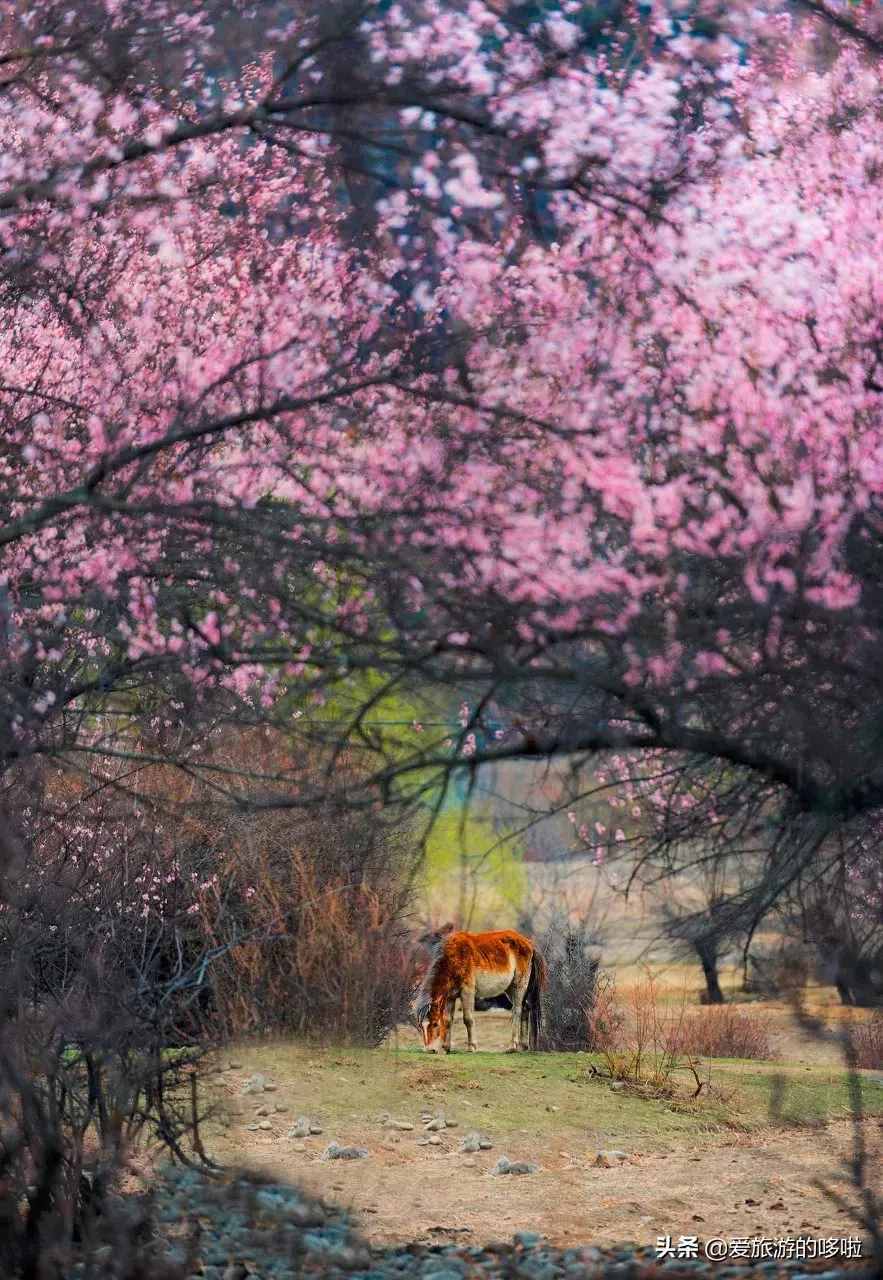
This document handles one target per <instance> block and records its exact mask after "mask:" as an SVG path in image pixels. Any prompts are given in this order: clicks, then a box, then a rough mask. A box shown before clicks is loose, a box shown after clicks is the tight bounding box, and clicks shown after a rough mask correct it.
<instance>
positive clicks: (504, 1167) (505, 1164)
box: [491, 1156, 539, 1174]
mask: <svg viewBox="0 0 883 1280" xmlns="http://www.w3.org/2000/svg"><path fill="white" fill-rule="evenodd" d="M538 1168H539V1165H535V1164H531V1163H530V1162H529V1161H528V1160H510V1159H509V1157H508V1156H500V1158H499V1160H498V1161H497V1163H496V1164H495V1165H494V1167H493V1169H491V1173H494V1174H504V1173H515V1174H524V1173H536V1172H537V1169H538Z"/></svg>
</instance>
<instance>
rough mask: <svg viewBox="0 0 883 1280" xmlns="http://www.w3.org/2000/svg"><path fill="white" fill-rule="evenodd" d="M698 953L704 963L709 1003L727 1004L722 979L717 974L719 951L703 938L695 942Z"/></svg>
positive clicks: (703, 970) (701, 962) (700, 960)
mask: <svg viewBox="0 0 883 1280" xmlns="http://www.w3.org/2000/svg"><path fill="white" fill-rule="evenodd" d="M693 946H694V947H695V949H696V954H697V955H698V957H699V963H700V964H701V965H702V972H703V974H704V975H705V990H706V992H707V993H708V1003H709V1004H725V1003H726V1002H725V1000H724V993H723V991H721V984H720V980H719V979H718V976H717V952H716V950H715V948H714V946H713V945H711V944H710V943H708V942H705V941H703V940H701V939H700V940H699V941H698V942H694V943H693Z"/></svg>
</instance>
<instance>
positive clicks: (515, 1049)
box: [506, 1044, 518, 1053]
mask: <svg viewBox="0 0 883 1280" xmlns="http://www.w3.org/2000/svg"><path fill="white" fill-rule="evenodd" d="M506 1052H507V1053H517V1052H518V1045H517V1044H510V1045H509V1048H508V1049H507V1050H506Z"/></svg>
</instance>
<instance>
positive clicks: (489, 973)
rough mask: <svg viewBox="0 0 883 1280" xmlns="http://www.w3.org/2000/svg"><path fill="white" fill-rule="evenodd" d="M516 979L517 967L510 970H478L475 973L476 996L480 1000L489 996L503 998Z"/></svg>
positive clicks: (511, 967)
mask: <svg viewBox="0 0 883 1280" xmlns="http://www.w3.org/2000/svg"><path fill="white" fill-rule="evenodd" d="M514 977H515V966H514V965H512V966H510V968H508V969H477V970H476V972H475V994H476V995H477V996H478V997H479V999H487V997H488V996H501V995H502V994H503V992H504V991H508V990H509V988H510V987H511V985H512V979H513V978H514Z"/></svg>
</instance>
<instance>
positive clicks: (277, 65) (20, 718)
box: [0, 2, 883, 823]
mask: <svg viewBox="0 0 883 1280" xmlns="http://www.w3.org/2000/svg"><path fill="white" fill-rule="evenodd" d="M803 8H804V9H810V10H812V11H813V15H812V16H811V18H810V19H809V20H807V22H806V23H804V24H803V25H796V24H795V21H794V19H793V18H792V17H791V15H790V13H789V11H788V10H786V9H785V7H783V6H779V5H775V4H771V5H770V6H769V8H768V11H767V12H759V11H756V10H755V9H754V8H749V7H747V6H746V7H745V8H742V7H741V6H721V7H719V8H718V7H716V6H713V5H709V6H701V12H697V13H696V14H695V15H694V17H693V18H689V19H688V18H685V17H683V16H678V14H677V13H676V12H675V11H674V10H672V9H670V8H669V6H668V5H666V4H663V3H655V4H653V5H652V6H649V8H648V9H647V10H644V9H641V10H635V11H632V10H624V11H623V14H622V15H620V16H619V18H618V19H617V21H616V23H615V24H613V25H610V26H609V27H608V28H607V29H604V30H598V29H596V28H595V27H593V26H592V24H591V22H589V21H588V19H587V15H586V13H585V12H584V9H583V7H582V6H580V5H577V4H572V3H564V4H562V5H561V7H560V9H559V10H558V11H556V12H554V13H552V14H550V15H546V16H545V17H544V18H538V19H537V20H536V21H535V22H528V21H525V20H523V19H522V18H520V17H519V16H518V15H516V14H514V13H513V14H508V13H503V14H502V15H501V13H500V12H498V10H497V8H496V7H495V6H492V5H490V4H482V3H475V4H469V5H448V4H443V3H440V2H437V3H426V4H414V5H410V6H407V7H405V6H400V7H395V6H394V7H393V8H392V9H390V10H388V11H385V10H384V9H383V8H382V7H376V8H375V7H374V6H368V7H367V8H365V9H364V10H359V12H358V14H357V15H356V16H355V18H353V16H352V15H351V14H350V15H349V17H346V16H341V12H342V11H338V10H334V11H333V19H334V22H337V23H338V25H337V26H335V25H334V23H333V22H332V23H331V25H329V21H330V20H329V19H328V18H327V17H326V18H324V19H322V18H321V17H316V16H315V15H314V14H311V13H310V12H309V11H305V13H304V16H302V17H301V18H298V19H296V20H294V21H292V20H290V19H286V20H282V19H280V22H279V25H278V26H277V27H276V28H275V29H272V30H271V31H270V32H269V33H268V34H267V36H266V39H265V40H262V43H261V46H260V47H259V48H254V49H253V50H250V51H249V57H248V58H245V57H243V56H241V55H236V56H234V55H233V54H232V53H231V51H230V47H229V46H230V41H229V33H226V29H225V28H223V26H219V25H218V24H217V23H216V22H215V21H213V15H212V13H211V11H210V10H209V9H205V10H202V9H200V10H198V11H195V12H191V11H190V10H188V11H187V12H186V13H185V12H184V10H183V9H181V10H179V9H177V8H175V6H174V5H171V4H167V3H165V2H163V3H157V4H155V5H149V6H147V8H146V9H145V8H144V6H143V5H142V6H139V7H138V8H137V11H136V9H135V8H134V7H131V8H130V7H129V6H127V5H117V4H114V5H112V6H104V5H96V6H95V7H94V9H93V10H90V11H89V13H88V15H84V14H83V13H81V12H80V11H72V10H65V9H63V8H62V7H57V6H55V5H53V4H48V3H47V4H42V5H39V6H34V7H32V8H31V9H30V10H29V11H28V13H27V14H26V15H25V16H24V17H22V18H19V19H18V20H16V19H13V18H9V19H7V21H6V26H5V27H4V31H3V38H4V52H3V55H2V58H3V62H2V65H3V67H4V68H6V73H5V83H4V90H5V93H4V99H3V114H2V117H0V130H2V134H3V138H4V142H5V153H4V154H5V159H4V162H3V163H4V173H3V190H2V191H0V212H2V214H3V221H2V224H0V236H2V242H3V245H4V247H5V254H4V258H3V263H2V272H3V276H2V281H0V283H2V289H3V295H2V296H3V306H4V308H5V318H6V321H7V323H6V324H5V326H4V329H3V336H2V339H0V340H2V342H3V369H4V376H3V383H2V386H0V411H2V413H3V417H4V426H5V430H4V434H3V439H4V453H3V467H2V473H0V485H2V490H3V498H4V507H5V509H6V511H7V512H8V517H7V521H6V524H5V526H4V529H3V531H2V533H0V542H2V547H3V552H2V555H3V563H2V573H3V592H4V597H3V607H4V622H3V625H4V648H3V655H2V662H3V667H4V691H5V692H4V704H3V707H2V726H0V745H2V751H3V755H4V759H5V760H7V761H15V760H17V759H21V758H23V757H28V756H32V755H35V754H36V755H40V754H45V753H56V754H57V753H61V754H64V755H66V756H67V757H68V758H77V759H80V760H83V759H85V758H88V756H89V755H90V754H92V753H95V752H96V751H102V752H116V753H117V754H118V755H122V756H126V755H129V754H136V755H140V756H143V754H144V751H145V743H146V742H148V741H149V740H150V739H149V738H148V737H145V736H144V734H143V733H142V732H141V730H142V728H143V726H145V725H147V724H149V722H150V721H151V720H152V721H153V725H152V728H151V732H152V733H153V734H154V737H153V741H154V743H155V751H156V753H157V754H159V755H161V756H164V755H167V754H168V753H169V751H171V750H172V749H173V747H172V744H173V743H174V744H176V745H175V746H174V751H175V752H177V754H178V755H179V757H180V758H181V759H182V761H183V760H184V759H185V757H186V762H187V767H188V768H198V767H199V758H198V753H197V752H196V749H195V747H194V744H193V740H192V739H193V732H195V731H196V729H199V728H201V727H202V726H204V725H205V723H206V722H209V723H211V717H212V716H217V717H224V716H231V715H232V716H235V717H237V718H240V719H242V718H245V719H254V718H256V717H265V718H268V719H274V718H276V719H280V718H282V719H284V720H286V721H289V720H290V718H291V714H292V705H293V700H295V701H297V703H298V704H299V706H298V709H301V708H303V707H308V708H309V707H313V708H315V707H316V705H317V702H318V701H320V700H321V699H323V698H327V697H329V696H336V695H337V694H339V693H340V694H342V696H343V697H344V700H345V701H347V702H348V704H349V705H351V708H352V714H351V715H350V716H348V718H347V719H346V722H345V723H344V724H343V725H341V723H340V722H339V718H338V720H336V721H334V722H332V720H331V719H330V718H329V717H327V716H323V715H322V714H321V711H318V712H313V713H311V714H308V715H305V716H303V717H302V719H301V720H300V721H298V722H297V725H298V726H302V727H303V730H304V732H305V733H309V734H313V735H315V736H319V737H321V738H323V739H325V740H326V741H327V740H328V739H329V738H330V739H331V740H332V742H338V741H339V740H340V739H341V738H345V739H348V740H349V741H350V742H351V743H352V744H354V745H355V746H358V747H361V748H363V749H365V750H366V751H368V752H370V753H373V754H374V756H375V757H376V756H377V755H378V753H379V757H380V758H379V760H377V763H376V767H375V768H374V771H373V774H372V776H371V781H370V784H369V785H368V786H367V787H366V792H365V795H366V802H368V801H369V800H370V799H371V798H373V796H374V795H375V794H376V788H377V787H378V786H379V787H380V788H381V789H382V790H384V791H385V792H387V793H396V794H401V787H402V780H403V779H404V780H406V781H407V779H408V778H409V777H410V776H412V775H413V776H414V777H417V778H418V779H420V780H421V785H422V786H425V787H428V786H430V785H431V786H435V785H436V784H437V782H438V781H439V780H441V781H444V779H446V778H448V777H450V775H451V772H452V770H461V769H463V768H466V769H467V770H472V771H474V770H476V769H477V768H478V767H480V765H481V764H482V763H483V762H485V761H489V760H506V759H509V758H513V757H536V756H544V757H555V756H569V757H573V758H575V759H579V758H581V757H584V756H586V755H592V754H593V753H595V752H598V751H609V750H619V749H622V748H628V749H631V750H634V751H638V752H646V751H648V750H658V751H661V752H663V753H666V755H668V756H670V757H671V759H672V760H675V761H681V760H688V761H691V762H695V761H709V762H712V765H711V767H714V765H715V762H725V763H726V765H727V766H728V767H730V768H732V769H733V770H735V771H736V774H737V775H738V777H739V778H741V779H746V778H748V779H752V780H755V781H756V782H757V783H758V785H760V786H761V788H762V789H764V794H765V795H768V796H769V797H770V800H769V803H770V804H772V805H773V807H776V806H779V808H780V809H782V811H783V812H784V810H785V809H787V808H788V807H789V806H791V807H793V808H794V809H795V810H796V811H799V812H801V813H809V814H813V815H817V816H818V815H822V816H823V817H824V820H825V821H828V820H830V821H832V822H835V823H836V822H841V821H848V820H849V819H850V817H851V816H852V815H855V814H857V813H860V812H865V811H870V810H873V809H874V808H876V807H877V806H878V805H879V804H880V802H881V799H883V776H881V773H880V766H879V752H878V751H875V750H874V742H875V740H876V736H877V734H878V726H877V717H876V711H875V709H874V708H875V706H876V700H875V692H876V674H875V673H876V671H877V670H879V662H878V657H879V648H880V612H879V603H880V602H879V597H878V590H877V588H876V586H875V582H876V579H877V576H878V573H877V570H878V566H879V554H878V538H879V532H880V529H879V499H880V488H881V483H883V471H881V464H880V454H881V450H880V444H881V442H880V403H881V395H883V391H881V387H883V368H881V331H880V321H879V315H880V305H879V304H880V294H881V287H883V286H881V278H880V270H879V262H880V260H881V255H880V249H881V243H880V238H881V232H880V227H881V225H883V222H881V217H880V213H881V208H880V203H881V202H880V187H879V181H878V178H879V167H880V164H881V159H880V155H879V129H880V100H879V79H878V71H879V67H878V64H877V63H876V62H875V61H874V57H875V54H876V51H877V50H876V47H877V44H878V41H879V36H878V33H877V31H876V29H875V28H874V26H873V15H867V14H865V13H864V12H863V11H855V12H853V11H849V12H846V11H842V10H841V9H839V8H837V9H834V8H831V10H830V12H829V10H828V9H827V8H826V7H824V6H822V5H808V6H806V5H805V6H803ZM853 29H854V30H853ZM822 30H824V31H825V32H826V33H827V34H828V35H830V34H831V33H832V32H833V33H834V35H835V37H836V43H835V46H834V47H833V49H827V50H826V51H824V52H822V51H818V52H817V51H816V49H815V45H814V41H815V39H816V36H817V35H818V33H819V32H820V31H822ZM356 38H357V39H358V43H359V47H360V48H361V49H362V50H364V52H365V58H364V65H360V66H359V67H357V68H355V69H354V71H353V75H352V80H351V84H349V85H346V86H344V87H342V86H341V83H340V80H339V75H338V78H337V79H336V80H335V78H334V77H333V76H332V75H331V73H330V71H329V66H331V67H336V69H337V72H338V73H339V70H340V64H339V60H338V62H337V63H335V62H334V60H333V59H331V61H330V62H329V60H328V58H327V57H326V56H325V55H326V51H327V47H328V46H332V47H334V46H336V45H337V44H339V43H340V42H341V41H343V40H344V39H346V40H348V41H352V40H354V39H356ZM86 45H88V49H89V56H88V57H86V56H85V54H84V48H85V46H86ZM160 49H161V50H162V56H161V57H160V55H159V50H160ZM246 63H247V64H248V65H245V64H246ZM224 77H226V80H225V78H224ZM353 139H355V141H356V142H357V143H358V147H357V148H356V151H355V152H353V150H352V148H350V150H347V149H346V146H345V144H349V143H351V142H352V141H353ZM372 156H375V157H376V156H382V157H383V162H382V163H380V162H379V161H378V163H377V166H376V170H372V173H371V177H372V181H374V182H375V183H377V184H379V186H380V187H382V188H383V190H384V195H383V197H382V198H381V199H380V201H379V204H378V205H377V206H376V209H374V211H373V214H372V226H371V236H370V238H369V239H366V240H365V241H364V242H354V240H353V237H352V235H351V234H350V232H348V231H347V229H346V227H345V225H344V224H345V222H346V218H345V216H344V215H345V207H344V203H343V201H342V193H341V187H340V172H341V165H342V164H343V163H344V161H346V162H348V163H350V164H351V165H352V166H358V165H364V164H367V163H368V162H369V161H368V160H366V157H369V158H370V157H372ZM366 688H367V689H368V692H367V693H366V692H364V690H365V689H366ZM391 689H396V690H407V691H410V692H411V693H412V694H413V695H414V696H417V694H420V695H421V696H423V695H426V694H427V693H429V694H432V692H433V691H434V690H436V689H438V690H441V691H442V693H443V694H445V695H446V694H447V691H456V693H457V695H458V697H465V698H466V700H467V709H468V710H467V718H466V722H465V723H464V724H463V725H462V734H460V735H455V736H456V737H457V740H456V741H454V742H453V743H452V745H451V746H450V747H448V746H445V745H444V742H443V741H442V740H441V738H442V735H434V734H433V733H426V734H423V735H420V736H419V741H418V746H417V747H416V748H415V747H414V744H413V742H412V741H411V740H410V739H409V740H408V742H407V743H406V744H405V747H406V750H404V749H403V744H402V742H401V741H397V740H396V735H394V734H393V735H390V734H384V735H378V734H377V733H376V732H375V731H374V730H373V729H372V727H371V724H370V712H371V709H372V708H373V707H375V706H376V705H378V702H379V701H381V700H382V697H383V695H384V694H385V692H386V691H388V690H391ZM198 708H202V713H200V714H197V710H198ZM203 713H204V714H203ZM492 715H493V725H492V724H491V716H492ZM135 726H137V727H138V732H137V733H136V732H135ZM464 757H465V759H464ZM427 778H429V779H430V782H426V781H425V780H426V779H427ZM219 781H220V782H221V783H223V785H226V786H228V787H229V788H230V789H232V790H234V791H235V782H231V781H230V780H228V779H220V780H219ZM406 793H407V788H406ZM409 794H410V793H409ZM308 799H309V797H303V796H301V797H300V798H299V799H298V798H297V797H295V795H294V792H293V798H292V803H294V802H307V800H308ZM783 806H784V809H783V808H782V807H783ZM819 820H820V821H821V820H822V818H820V819H819Z"/></svg>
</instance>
